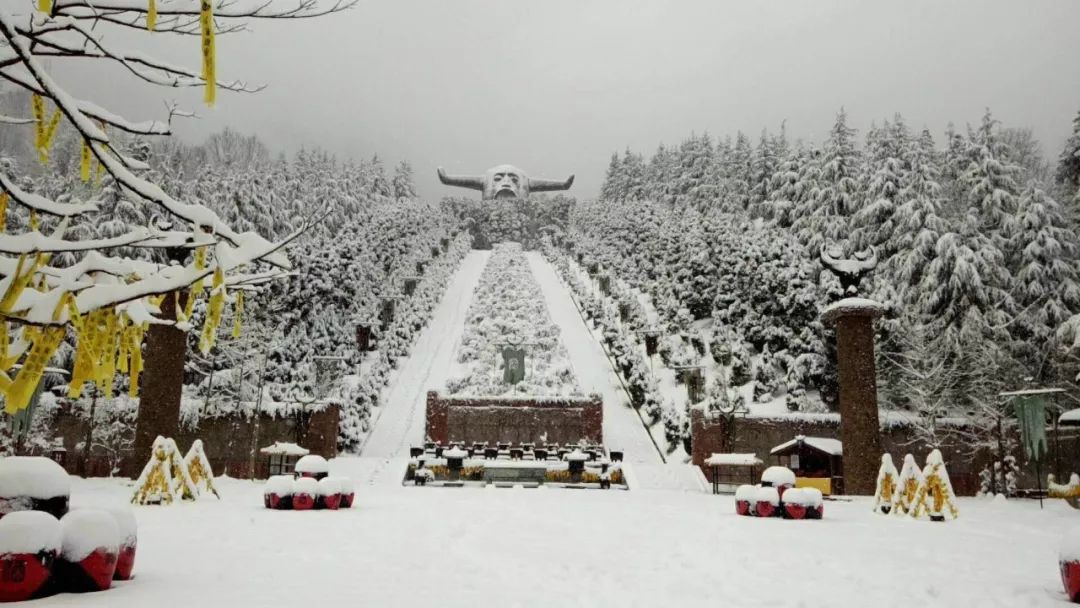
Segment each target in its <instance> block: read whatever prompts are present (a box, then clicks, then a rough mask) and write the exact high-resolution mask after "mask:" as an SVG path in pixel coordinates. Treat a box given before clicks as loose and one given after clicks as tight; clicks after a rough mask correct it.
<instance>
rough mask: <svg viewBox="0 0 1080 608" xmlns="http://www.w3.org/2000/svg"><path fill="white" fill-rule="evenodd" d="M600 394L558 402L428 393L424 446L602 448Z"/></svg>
mask: <svg viewBox="0 0 1080 608" xmlns="http://www.w3.org/2000/svg"><path fill="white" fill-rule="evenodd" d="M603 422H604V404H603V401H602V400H601V398H600V396H599V395H591V396H589V397H587V398H572V397H558V398H551V399H541V398H535V397H534V398H529V397H521V398H506V397H441V396H440V395H439V393H438V392H436V391H428V394H427V420H426V425H425V431H426V432H425V434H426V436H427V440H428V441H434V442H437V443H442V444H448V443H452V442H463V443H469V444H471V443H475V442H480V443H490V444H495V443H500V442H509V443H527V442H532V443H536V444H542V443H560V444H567V443H578V442H579V441H581V440H585V441H587V442H589V443H596V444H601V443H603Z"/></svg>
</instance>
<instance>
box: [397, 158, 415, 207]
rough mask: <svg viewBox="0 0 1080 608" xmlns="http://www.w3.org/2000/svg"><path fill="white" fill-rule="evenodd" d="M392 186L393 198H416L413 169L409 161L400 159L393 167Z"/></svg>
mask: <svg viewBox="0 0 1080 608" xmlns="http://www.w3.org/2000/svg"><path fill="white" fill-rule="evenodd" d="M393 187H394V198H396V199H414V198H416V188H415V187H414V186H413V170H412V165H410V164H409V161H407V160H405V159H402V160H401V162H399V163H398V164H397V166H395V167H394V182H393Z"/></svg>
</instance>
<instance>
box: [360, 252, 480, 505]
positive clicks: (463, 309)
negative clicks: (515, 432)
mask: <svg viewBox="0 0 1080 608" xmlns="http://www.w3.org/2000/svg"><path fill="white" fill-rule="evenodd" d="M489 256H490V252H488V251H473V252H471V253H469V254H468V255H467V256H466V257H465V259H464V260H462V262H461V266H460V267H459V268H458V269H457V271H456V272H455V273H454V276H453V277H452V278H451V280H450V284H449V286H447V288H446V293H444V294H443V297H442V300H440V301H439V305H438V307H436V309H435V313H434V314H433V315H432V318H431V321H430V322H429V323H428V325H427V327H425V328H424V330H423V331H422V332H421V333H420V337H419V338H417V340H416V343H415V344H414V345H413V347H412V351H411V354H410V355H409V356H408V357H406V358H405V359H404V360H402V361H401V368H400V369H399V370H398V373H397V375H396V377H395V378H394V380H393V381H392V382H391V384H390V386H389V387H388V388H387V390H386V391H385V392H384V393H383V400H382V402H383V404H384V405H383V407H382V408H381V409H380V412H379V418H378V420H377V421H376V422H375V426H374V427H373V428H372V430H371V434H370V435H368V438H367V440H366V441H365V442H364V445H363V447H362V448H361V451H360V455H361V456H362V457H363V458H361V459H359V460H361V461H365V462H362V463H356V466H357V467H358V468H361V469H364V472H365V473H366V472H367V470H370V473H369V474H367V475H361V476H358V477H357V478H358V479H360V480H365V479H366V480H367V482H368V483H375V482H376V481H378V478H379V477H380V475H381V473H382V472H383V471H384V470H386V469H396V468H397V467H396V466H389V465H392V464H393V462H394V461H398V460H400V462H401V465H402V468H404V466H405V465H404V463H405V461H406V460H407V458H408V448H409V446H410V445H416V444H419V443H421V442H422V441H423V439H424V408H425V405H426V398H427V391H428V390H429V389H439V388H441V387H442V386H443V385H444V384H445V383H446V379H447V378H446V375H447V373H448V372H449V370H450V369H451V368H452V359H453V356H454V351H455V350H456V347H457V343H458V340H460V339H461V332H462V331H463V330H464V328H465V315H466V313H467V312H468V309H469V303H470V302H471V301H472V294H473V290H474V289H475V288H476V284H477V282H478V281H479V280H480V273H481V272H482V271H483V270H484V266H485V265H486V264H487V261H488V257H489ZM393 483H395V484H397V483H400V478H396V479H394V480H393Z"/></svg>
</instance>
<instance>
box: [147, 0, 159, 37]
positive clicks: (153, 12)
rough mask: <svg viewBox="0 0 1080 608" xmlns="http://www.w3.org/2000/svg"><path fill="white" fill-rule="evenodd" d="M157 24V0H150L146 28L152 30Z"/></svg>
mask: <svg viewBox="0 0 1080 608" xmlns="http://www.w3.org/2000/svg"><path fill="white" fill-rule="evenodd" d="M156 25H157V0H150V1H149V4H148V5H147V7H146V29H148V30H150V31H151V32H152V31H154V27H155V26H156Z"/></svg>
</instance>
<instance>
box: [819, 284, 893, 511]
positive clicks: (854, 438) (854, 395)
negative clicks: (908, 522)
mask: <svg viewBox="0 0 1080 608" xmlns="http://www.w3.org/2000/svg"><path fill="white" fill-rule="evenodd" d="M881 312H882V307H881V305H880V304H878V303H876V302H874V301H872V300H866V299H863V298H846V299H843V300H840V301H839V302H837V303H835V304H833V305H831V306H829V307H828V308H827V309H826V310H825V312H824V314H823V315H822V319H823V320H824V321H825V323H826V324H828V325H832V326H834V327H835V328H836V360H837V371H838V372H839V379H840V440H841V441H842V442H843V444H844V493H845V494H853V495H873V494H874V491H875V486H876V485H877V471H878V466H879V465H880V463H881V426H880V423H879V421H878V403H877V372H876V370H875V369H874V319H876V318H878V317H879V316H881Z"/></svg>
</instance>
